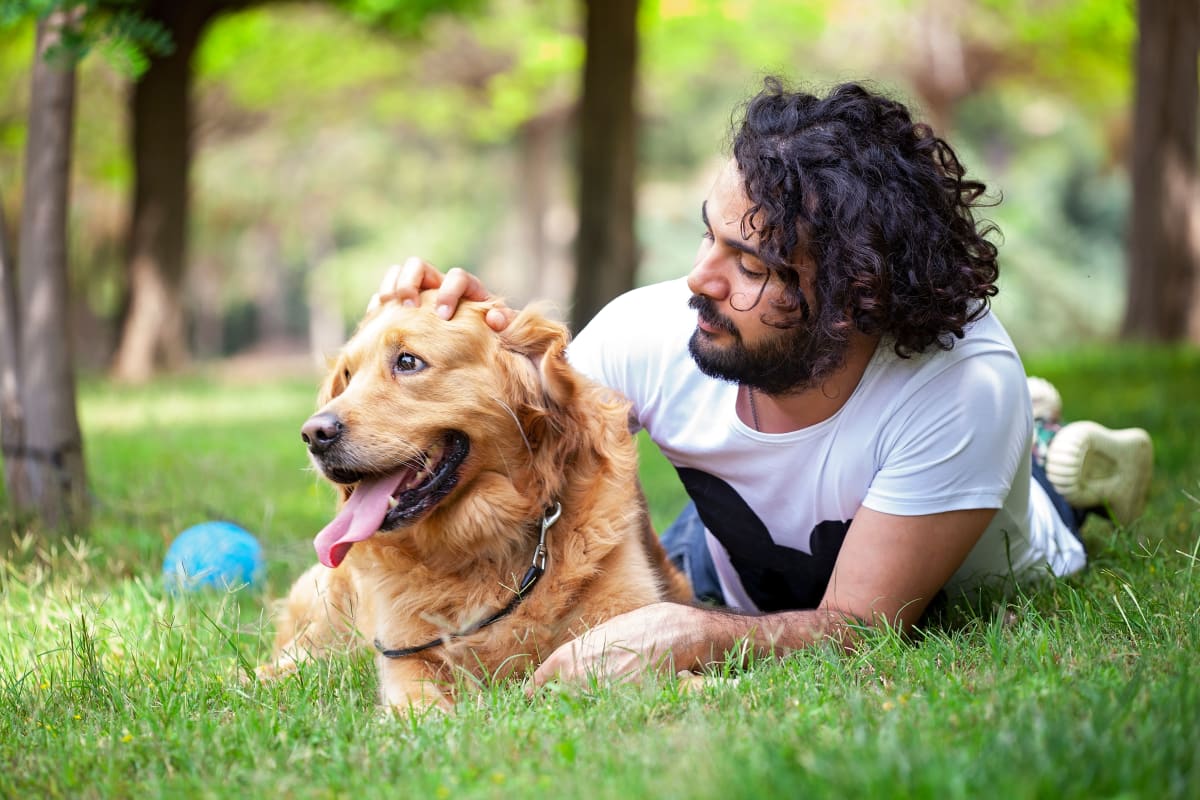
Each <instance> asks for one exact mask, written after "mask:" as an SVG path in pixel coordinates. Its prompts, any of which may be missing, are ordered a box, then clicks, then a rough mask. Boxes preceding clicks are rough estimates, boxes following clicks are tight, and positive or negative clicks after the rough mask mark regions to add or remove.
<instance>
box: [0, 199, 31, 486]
mask: <svg viewBox="0 0 1200 800" xmlns="http://www.w3.org/2000/svg"><path fill="white" fill-rule="evenodd" d="M9 242H10V239H9V231H8V220H7V219H5V216H4V205H3V204H2V203H0V451H3V454H4V485H5V486H6V487H8V493H9V495H10V496H12V495H13V491H14V490H17V491H18V492H21V491H25V492H27V491H28V486H29V483H28V480H27V479H26V477H25V471H24V467H25V464H24V462H23V461H21V460H20V459H18V458H15V457H14V456H13V454H16V453H19V452H20V450H21V447H22V445H23V443H24V441H25V414H24V413H23V412H22V410H21V384H20V382H19V380H18V378H19V376H20V374H21V365H20V363H19V361H18V355H19V353H20V344H19V342H20V338H21V328H20V319H19V317H18V316H17V275H16V269H17V263H16V261H14V260H13V255H12V247H10V246H9Z"/></svg>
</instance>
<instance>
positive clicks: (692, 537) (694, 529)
mask: <svg viewBox="0 0 1200 800" xmlns="http://www.w3.org/2000/svg"><path fill="white" fill-rule="evenodd" d="M1033 479H1034V480H1035V481H1037V482H1038V484H1039V485H1041V487H1042V488H1043V489H1045V490H1046V494H1047V495H1049V496H1050V502H1052V503H1053V504H1054V508H1055V510H1056V511H1058V515H1059V516H1060V517H1062V521H1063V522H1064V523H1066V526H1067V528H1069V529H1070V531H1071V533H1073V534H1074V535H1075V538H1076V539H1078V540H1079V541H1080V543H1082V542H1083V537H1082V536H1081V535H1080V533H1079V529H1080V527H1081V526H1082V525H1083V518H1084V517H1085V516H1086V515H1087V511H1080V510H1078V509H1075V508H1072V507H1071V506H1070V504H1068V503H1067V501H1066V500H1065V499H1064V498H1063V496H1062V495H1061V494H1059V493H1058V490H1057V489H1055V488H1054V486H1053V485H1052V484H1051V483H1050V480H1049V479H1048V478H1047V477H1046V470H1044V469H1043V468H1042V467H1041V466H1040V465H1039V464H1038V463H1037V462H1036V461H1035V462H1034V464H1033ZM662 544H663V547H664V548H665V549H666V551H667V556H668V557H669V558H670V559H671V561H673V562H675V566H677V567H679V569H681V570H682V571H683V574H684V575H687V576H688V580H690V581H691V582H692V592H693V593H694V594H695V595H696V600H698V601H700V602H702V603H708V604H711V605H725V595H724V593H722V592H721V582H720V581H719V580H718V579H717V568H716V567H715V566H714V565H713V560H712V556H711V555H709V552H708V537H707V536H705V535H704V523H703V522H701V521H700V514H699V513H698V512H697V511H696V504H695V503H693V502H691V501H688V504H687V505H686V506H684V507H683V510H682V511H680V512H679V516H677V517H676V518H675V521H674V522H672V523H671V524H670V526H669V527H668V528H667V529H666V530H665V531H663V535H662Z"/></svg>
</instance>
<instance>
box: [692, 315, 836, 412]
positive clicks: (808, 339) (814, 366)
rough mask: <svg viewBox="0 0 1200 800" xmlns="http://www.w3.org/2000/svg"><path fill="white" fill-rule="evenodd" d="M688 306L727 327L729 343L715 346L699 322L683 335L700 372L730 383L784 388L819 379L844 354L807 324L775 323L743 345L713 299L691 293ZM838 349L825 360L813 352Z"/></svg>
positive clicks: (774, 390)
mask: <svg viewBox="0 0 1200 800" xmlns="http://www.w3.org/2000/svg"><path fill="white" fill-rule="evenodd" d="M688 307H689V308H692V309H695V311H696V312H697V313H698V315H699V317H700V319H702V320H704V322H705V324H706V325H708V326H709V327H712V328H717V329H719V330H723V331H725V332H726V333H728V334H729V335H730V337H731V339H732V343H731V344H729V345H727V346H724V347H719V346H717V345H715V344H712V343H711V342H709V340H708V336H707V334H705V333H704V332H703V331H701V330H700V329H699V328H697V329H696V331H695V332H694V333H693V334H692V338H691V339H690V340H689V341H688V352H690V353H691V355H692V360H693V361H695V362H696V366H698V367H699V368H700V371H701V372H703V373H704V374H705V375H708V376H709V377H712V378H717V379H719V380H723V381H729V382H731V383H739V384H743V385H745V386H750V387H753V388H755V389H758V390H759V391H761V392H764V393H766V394H788V393H791V392H799V391H802V390H804V389H808V388H811V387H813V386H816V385H817V384H818V383H820V382H821V381H823V380H825V379H826V378H827V377H829V375H830V374H831V373H832V372H833V371H834V370H836V369H837V368H838V367H839V366H840V365H841V364H842V363H843V361H844V360H845V352H844V351H845V349H846V345H845V343H844V342H841V341H837V340H834V339H833V338H832V337H830V336H828V335H827V334H824V335H823V334H821V333H819V332H818V331H819V329H818V328H817V327H816V326H815V325H812V324H802V325H799V326H797V327H794V328H780V329H779V331H778V333H777V334H776V335H774V336H771V337H769V338H767V339H766V340H765V341H763V342H760V343H759V344H756V345H754V346H753V347H750V346H747V345H746V344H745V342H743V341H742V336H741V333H739V332H738V329H737V328H736V327H735V326H734V324H733V322H732V321H731V320H729V319H727V318H725V317H724V316H722V315H721V313H720V312H719V311H717V310H716V308H715V307H714V303H713V301H712V300H711V299H710V298H708V297H705V296H703V295H692V298H691V299H690V300H689V301H688ZM830 352H838V353H839V355H838V357H837V358H835V359H833V360H832V361H829V360H828V359H822V361H824V363H823V364H820V365H819V364H818V363H817V361H818V360H817V356H818V355H828V353H830Z"/></svg>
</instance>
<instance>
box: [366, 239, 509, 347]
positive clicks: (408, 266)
mask: <svg viewBox="0 0 1200 800" xmlns="http://www.w3.org/2000/svg"><path fill="white" fill-rule="evenodd" d="M426 289H437V290H438V292H437V297H436V299H435V309H434V310H435V311H436V312H437V315H438V316H439V317H441V318H442V319H450V318H451V317H453V316H454V312H455V311H457V310H458V305H459V303H461V302H462V301H463V300H480V301H486V300H492V299H493V298H492V294H491V292H489V291H488V290H487V289H486V288H485V287H484V285H483V282H482V281H480V280H479V278H477V277H476V276H474V275H472V274H471V273H469V272H467V271H466V270H464V269H459V268H458V267H455V268H454V269H451V270H449V271H448V272H447V273H446V274H444V275H443V274H442V273H441V272H440V271H438V269H437V268H436V267H433V266H432V265H430V264H428V263H426V262H425V261H423V260H422V259H420V258H417V257H416V256H413V257H412V258H409V259H407V260H406V261H405V262H404V263H403V264H393V265H392V266H391V267H389V268H388V270H387V273H386V274H385V275H384V276H383V281H382V282H381V283H380V284H379V291H378V292H377V293H376V294H375V295H373V296H372V297H371V301H370V303H368V304H367V311H372V310H374V309H375V308H376V307H378V306H379V304H380V303H387V302H397V303H401V304H403V305H412V306H415V305H417V304H419V303H420V302H421V299H420V295H421V292H423V291H425V290H426ZM516 316H517V312H516V311H514V310H513V309H511V308H508V307H507V306H504V305H500V304H498V305H497V306H496V307H495V308H492V309H490V310H489V311H488V312H487V315H486V317H485V319H486V321H487V324H488V327H490V328H491V329H492V330H494V331H497V332H499V331H502V330H504V329H505V328H507V327H508V325H509V323H510V322H512V321H513V320H514V319H515V318H516Z"/></svg>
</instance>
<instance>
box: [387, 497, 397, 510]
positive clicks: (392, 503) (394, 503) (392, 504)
mask: <svg viewBox="0 0 1200 800" xmlns="http://www.w3.org/2000/svg"><path fill="white" fill-rule="evenodd" d="M398 505H400V501H399V500H397V499H396V498H394V497H389V498H388V508H395V507H396V506H398Z"/></svg>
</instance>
